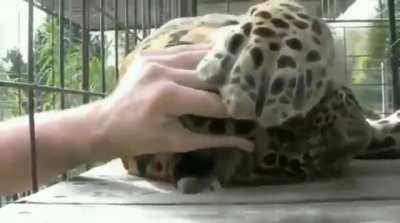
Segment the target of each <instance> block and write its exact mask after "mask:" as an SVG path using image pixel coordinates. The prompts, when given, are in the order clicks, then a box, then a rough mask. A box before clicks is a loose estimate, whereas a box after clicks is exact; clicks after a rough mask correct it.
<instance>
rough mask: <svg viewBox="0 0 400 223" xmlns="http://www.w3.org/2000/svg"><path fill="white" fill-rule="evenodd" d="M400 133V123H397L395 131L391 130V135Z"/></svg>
mask: <svg viewBox="0 0 400 223" xmlns="http://www.w3.org/2000/svg"><path fill="white" fill-rule="evenodd" d="M399 132H400V123H397V124H396V125H395V126H394V127H393V129H391V130H390V133H399Z"/></svg>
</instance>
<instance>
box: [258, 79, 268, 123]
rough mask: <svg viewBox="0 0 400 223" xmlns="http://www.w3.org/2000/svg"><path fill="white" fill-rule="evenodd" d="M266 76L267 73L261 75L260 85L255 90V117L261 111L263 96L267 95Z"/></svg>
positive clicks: (259, 114)
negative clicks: (256, 90)
mask: <svg viewBox="0 0 400 223" xmlns="http://www.w3.org/2000/svg"><path fill="white" fill-rule="evenodd" d="M266 76H268V74H267V73H266V74H265V75H263V76H261V81H260V87H259V89H258V92H257V101H256V115H257V117H260V116H261V114H262V112H263V109H264V103H265V98H266V97H267V93H268V87H269V79H266Z"/></svg>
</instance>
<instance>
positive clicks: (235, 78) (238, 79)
mask: <svg viewBox="0 0 400 223" xmlns="http://www.w3.org/2000/svg"><path fill="white" fill-rule="evenodd" d="M239 83H240V77H234V78H232V79H231V84H239Z"/></svg>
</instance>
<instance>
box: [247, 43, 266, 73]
mask: <svg viewBox="0 0 400 223" xmlns="http://www.w3.org/2000/svg"><path fill="white" fill-rule="evenodd" d="M250 55H251V58H252V59H253V62H254V66H255V68H258V67H260V66H261V65H262V63H263V61H264V56H263V52H262V50H261V49H260V48H258V47H254V48H253V49H251V51H250Z"/></svg>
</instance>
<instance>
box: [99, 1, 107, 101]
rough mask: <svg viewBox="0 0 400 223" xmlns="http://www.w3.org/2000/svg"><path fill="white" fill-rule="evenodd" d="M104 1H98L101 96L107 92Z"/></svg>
mask: <svg viewBox="0 0 400 223" xmlns="http://www.w3.org/2000/svg"><path fill="white" fill-rule="evenodd" d="M104 1H105V0H100V40H101V47H100V57H101V92H102V93H103V94H105V93H106V91H107V80H106V48H105V45H106V39H105V38H106V37H105V35H104V29H105V17H104Z"/></svg>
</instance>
